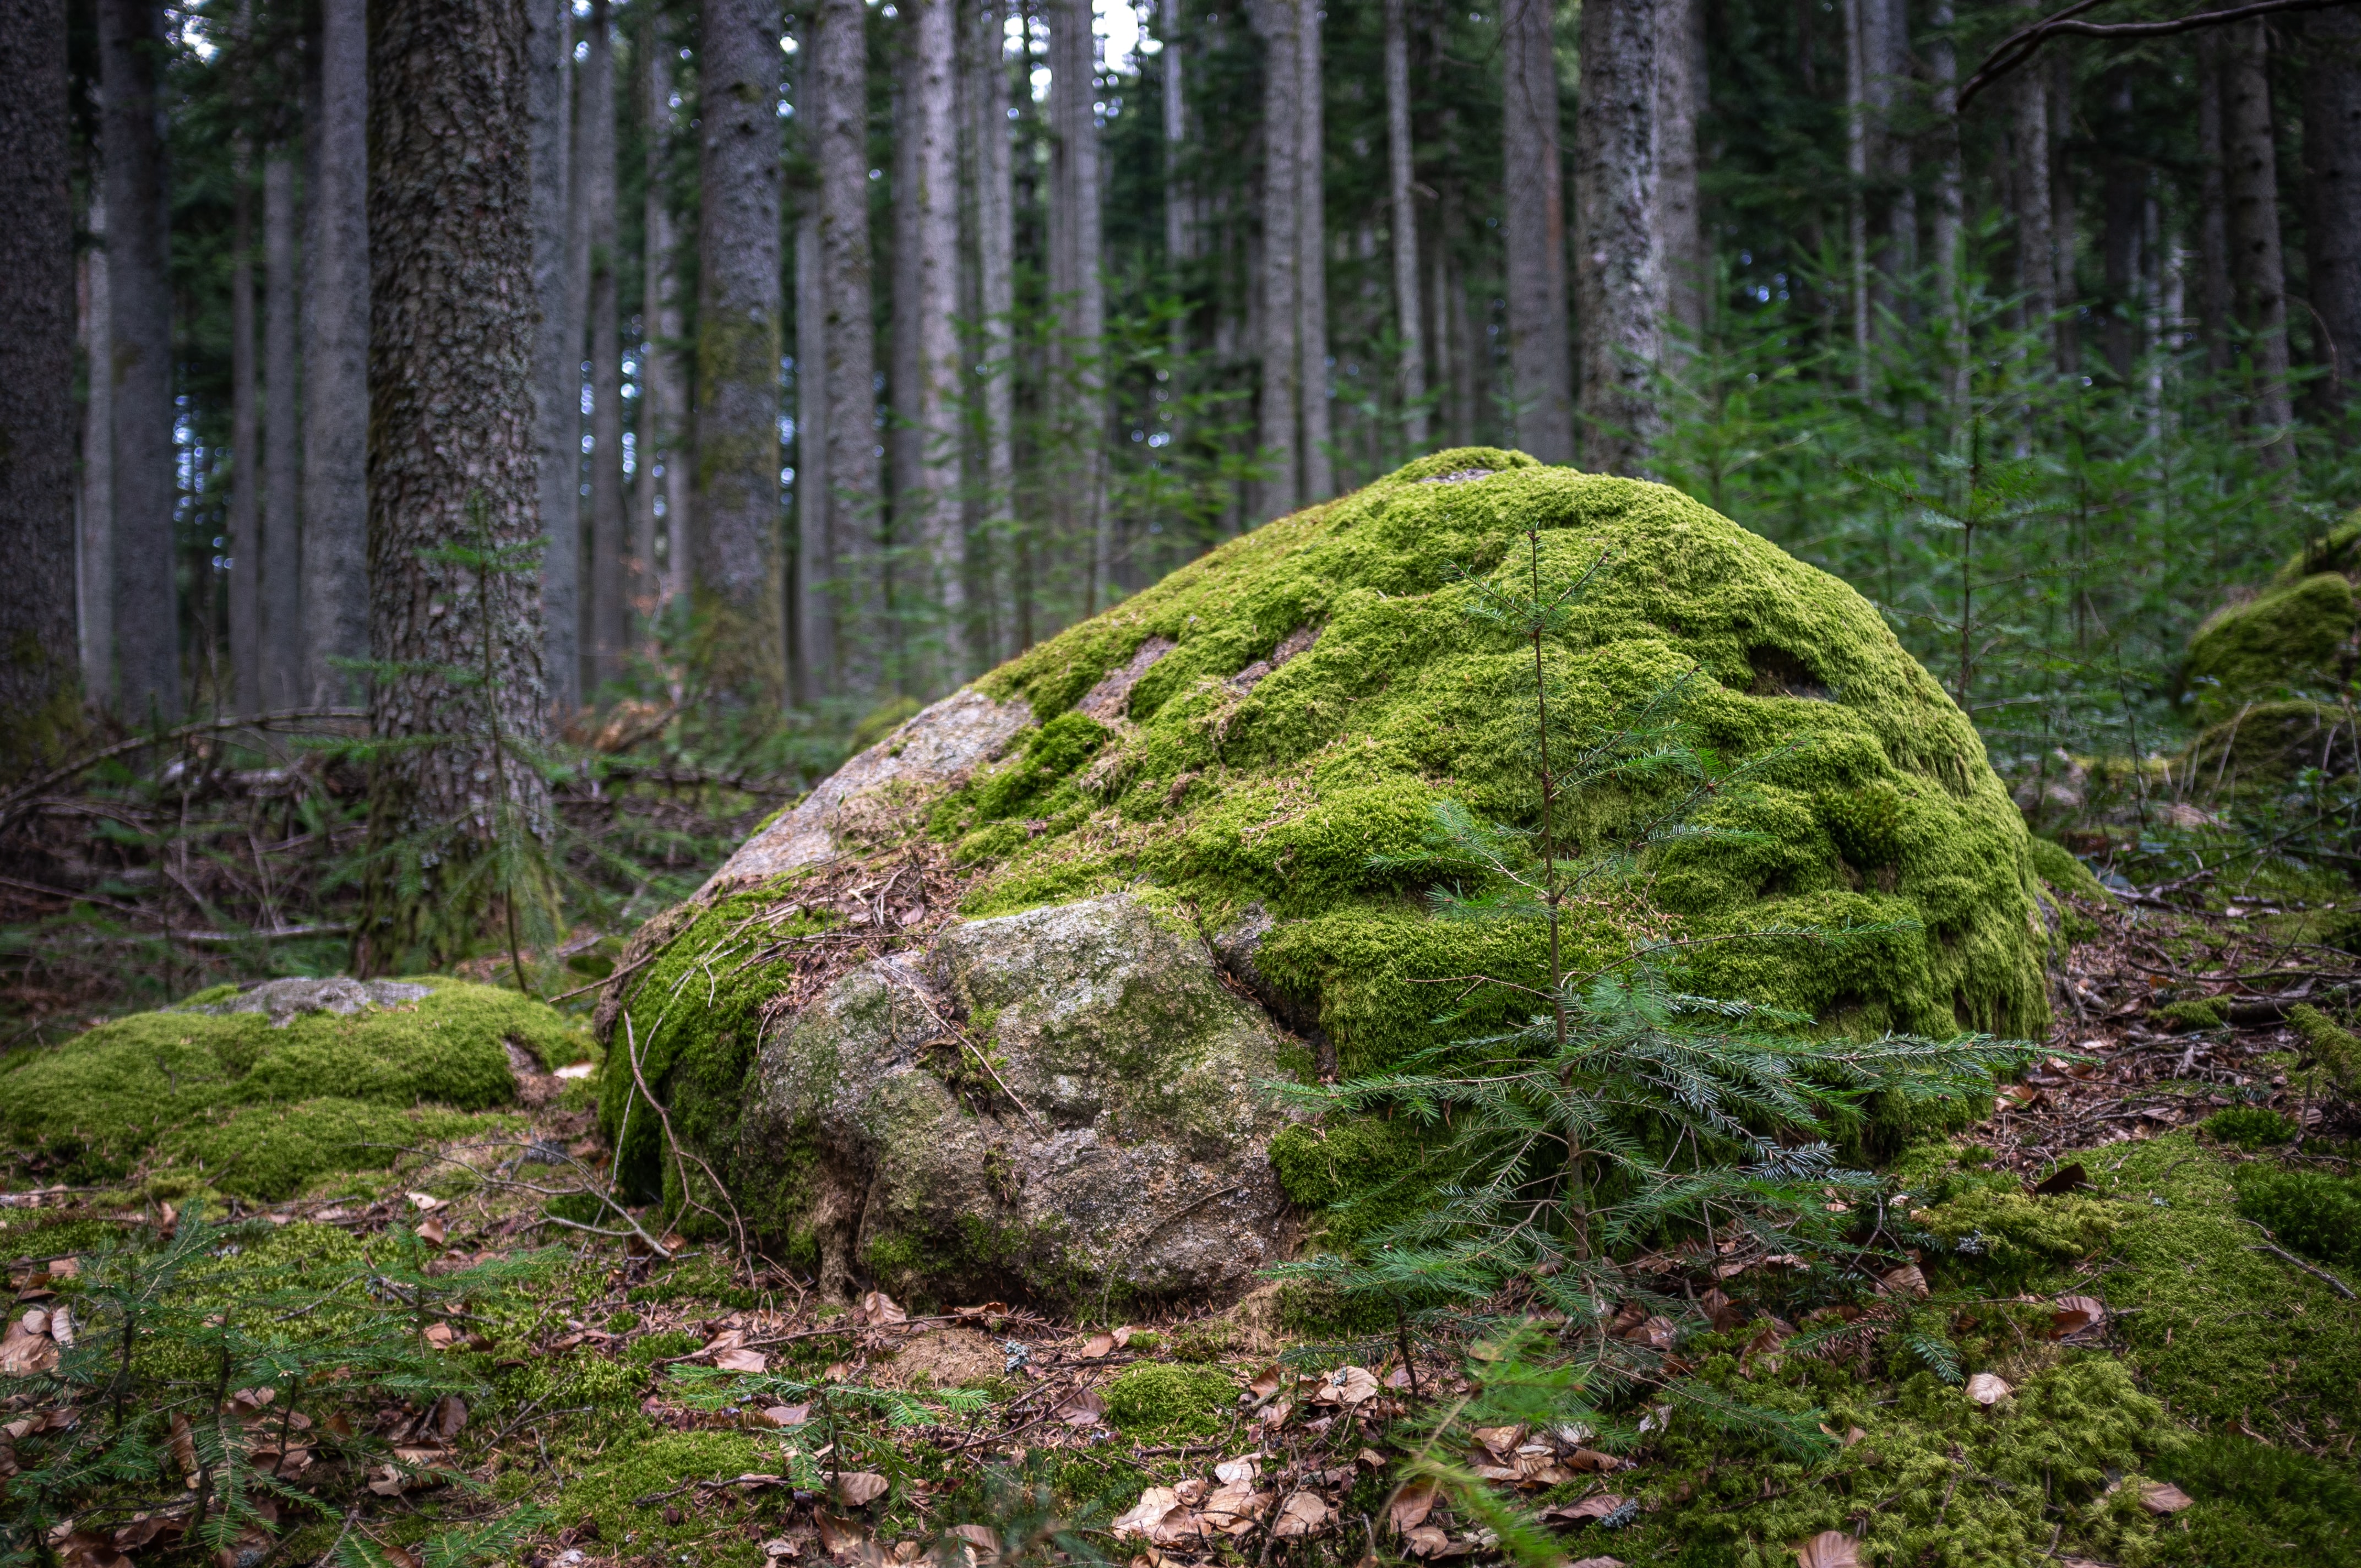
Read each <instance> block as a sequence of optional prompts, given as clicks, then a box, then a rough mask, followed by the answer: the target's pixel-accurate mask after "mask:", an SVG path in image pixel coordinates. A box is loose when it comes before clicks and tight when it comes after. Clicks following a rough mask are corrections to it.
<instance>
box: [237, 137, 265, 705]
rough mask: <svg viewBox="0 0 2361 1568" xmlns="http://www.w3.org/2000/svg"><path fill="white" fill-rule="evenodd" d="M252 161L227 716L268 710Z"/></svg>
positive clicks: (244, 181) (243, 275)
mask: <svg viewBox="0 0 2361 1568" xmlns="http://www.w3.org/2000/svg"><path fill="white" fill-rule="evenodd" d="M253 163H254V154H253V148H252V146H251V144H250V143H248V142H247V139H246V137H244V136H240V137H238V139H237V148H236V154H235V171H234V173H233V174H232V176H231V178H232V179H233V181H235V182H236V194H235V195H234V196H233V197H232V199H231V213H232V216H231V220H230V221H231V226H232V228H233V229H234V231H235V237H234V239H233V240H232V242H231V250H230V267H229V478H230V491H229V667H230V684H231V685H232V687H233V689H234V691H235V693H236V698H235V704H236V706H235V709H234V711H236V712H237V713H239V714H241V715H247V716H251V715H254V714H257V713H260V712H262V711H263V709H264V708H265V707H268V706H269V682H268V681H267V680H265V679H264V663H265V660H264V652H263V646H262V415H261V404H260V400H259V398H258V384H259V378H258V375H257V373H256V367H255V363H254V334H255V320H254V169H253Z"/></svg>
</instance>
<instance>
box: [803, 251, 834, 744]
mask: <svg viewBox="0 0 2361 1568" xmlns="http://www.w3.org/2000/svg"><path fill="white" fill-rule="evenodd" d="M821 256H822V252H821V245H820V224H819V215H818V214H817V213H814V212H808V211H807V212H805V213H803V214H801V215H799V216H798V217H797V218H796V702H797V704H799V705H800V706H802V707H807V708H816V707H818V706H819V704H820V703H821V702H822V701H823V700H825V699H826V698H827V697H829V696H831V695H832V694H833V693H834V691H835V689H836V672H837V654H836V604H835V600H834V598H833V596H832V595H831V593H830V591H829V589H830V586H831V585H832V584H833V583H834V581H835V579H836V565H835V559H834V555H833V554H832V552H831V549H830V541H829V532H828V508H829V483H828V413H829V385H828V291H827V290H826V288H824V287H823V286H822V285H823V277H822V273H823V269H824V265H825V264H824V262H823V261H822V259H821Z"/></svg>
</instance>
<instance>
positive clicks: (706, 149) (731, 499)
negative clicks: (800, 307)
mask: <svg viewBox="0 0 2361 1568" xmlns="http://www.w3.org/2000/svg"><path fill="white" fill-rule="evenodd" d="M702 26H703V32H702V45H701V48H700V49H699V51H698V68H699V70H700V71H702V72H703V82H702V85H701V89H700V103H701V105H702V115H703V122H704V136H705V140H704V145H703V159H702V161H701V163H700V166H699V167H700V170H701V173H702V191H703V203H704V231H703V234H702V236H701V238H700V243H699V245H698V249H697V259H698V280H697V509H698V514H699V521H700V524H701V526H700V527H699V529H698V531H697V544H698V553H697V609H698V613H699V614H700V615H701V616H703V617H704V618H705V620H706V621H707V625H706V628H705V631H704V635H703V638H702V648H703V651H704V658H703V663H704V664H705V666H706V673H707V675H708V678H709V679H710V680H712V681H713V682H715V683H716V684H717V685H719V686H721V687H722V688H723V689H725V690H729V691H732V692H735V693H738V694H741V695H742V696H744V697H745V698H746V699H747V700H749V701H751V702H753V703H755V704H757V705H758V706H759V707H761V708H762V709H763V710H765V711H771V712H775V711H776V710H777V709H778V708H779V707H781V706H783V705H784V703H785V696H786V678H787V667H786V656H785V655H786V650H785V642H784V641H783V639H784V637H785V630H786V628H785V605H784V604H783V602H782V600H781V598H780V595H781V591H782V588H783V584H782V583H781V581H780V574H779V570H778V563H779V556H778V532H779V505H780V497H779V329H780V321H779V316H780V311H781V306H782V304H783V300H782V297H781V283H780V269H779V245H780V235H779V156H780V148H779V112H778V102H779V76H780V62H781V60H783V59H784V57H783V56H782V55H781V54H780V52H779V7H778V5H777V0H705V6H704V13H703V23H702Z"/></svg>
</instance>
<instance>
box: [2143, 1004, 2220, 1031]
mask: <svg viewBox="0 0 2361 1568" xmlns="http://www.w3.org/2000/svg"><path fill="white" fill-rule="evenodd" d="M2229 1005H2230V1003H2229V1001H2228V999H2226V998H2224V997H2220V996H2185V997H2183V998H2181V999H2180V1001H2178V1002H2168V1003H2165V1004H2164V1005H2163V1006H2161V1007H2151V1008H2149V1009H2148V1014H2147V1016H2148V1022H2149V1023H2151V1024H2156V1025H2161V1026H2162V1027H2164V1028H2167V1029H2171V1030H2174V1031H2176V1032H2178V1033H2183V1034H2186V1033H2190V1032H2192V1031H2194V1030H2198V1029H2219V1028H2221V1027H2223V1026H2224V1025H2226V1024H2228V1023H2229V1022H2230V1014H2229V1011H2228V1009H2229Z"/></svg>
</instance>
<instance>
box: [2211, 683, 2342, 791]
mask: <svg viewBox="0 0 2361 1568" xmlns="http://www.w3.org/2000/svg"><path fill="white" fill-rule="evenodd" d="M2349 722H2350V720H2349V717H2348V715H2347V714H2346V712H2345V709H2344V708H2343V707H2340V706H2339V705H2337V704H2335V703H2333V702H2314V701H2312V700H2310V699H2308V698H2294V699H2290V700H2287V701H2280V702H2254V703H2249V704H2246V705H2244V706H2242V707H2239V708H2238V709H2237V710H2236V711H2235V712H2234V713H2232V714H2231V715H2230V716H2229V717H2227V718H2222V719H2220V720H2218V721H2216V722H2214V723H2213V724H2209V725H2208V726H2206V728H2205V729H2203V730H2202V731H2200V732H2199V734H2198V737H2197V739H2196V740H2194V741H2192V742H2191V744H2190V749H2189V752H2188V760H2187V762H2185V763H2184V764H2183V766H2184V768H2185V769H2186V770H2187V772H2188V773H2189V776H2191V777H2192V778H2199V779H2203V780H2205V781H2207V782H2208V783H2209V784H2221V785H2223V786H2224V788H2225V789H2227V790H2229V791H2230V792H2232V793H2235V791H2236V790H2237V788H2238V787H2239V786H2241V785H2246V784H2274V783H2278V782H2279V781H2282V780H2285V779H2288V778H2290V777H2292V776H2293V775H2295V774H2296V773H2300V772H2301V771H2302V770H2303V769H2305V768H2312V767H2322V766H2325V765H2327V764H2329V763H2332V762H2335V761H2336V760H2337V758H2338V756H2339V755H2341V753H2339V752H2338V751H2337V750H2336V748H2337V746H2338V745H2339V744H2341V742H2340V741H2339V740H2338V737H2340V736H2346V735H2349V733H2350V729H2349Z"/></svg>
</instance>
